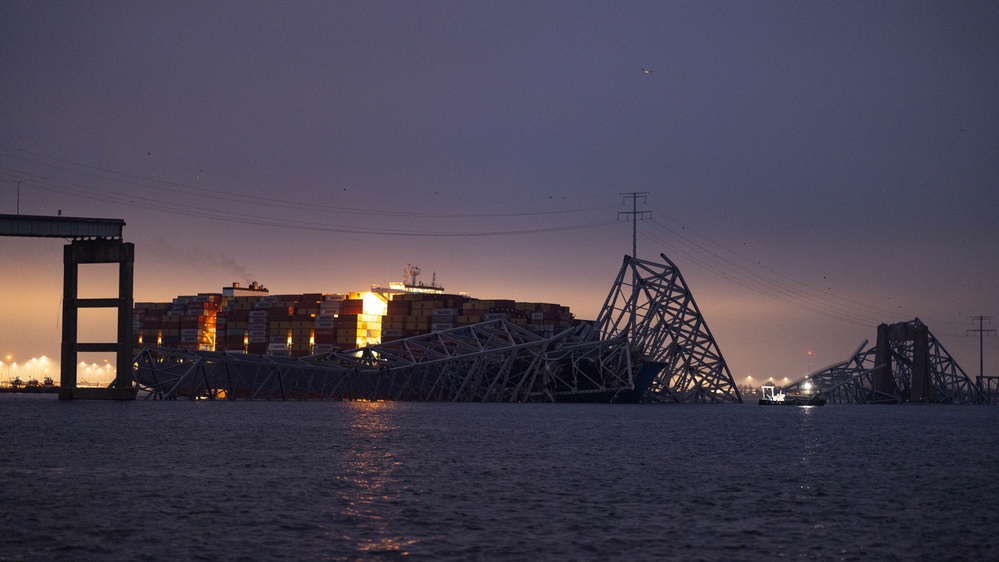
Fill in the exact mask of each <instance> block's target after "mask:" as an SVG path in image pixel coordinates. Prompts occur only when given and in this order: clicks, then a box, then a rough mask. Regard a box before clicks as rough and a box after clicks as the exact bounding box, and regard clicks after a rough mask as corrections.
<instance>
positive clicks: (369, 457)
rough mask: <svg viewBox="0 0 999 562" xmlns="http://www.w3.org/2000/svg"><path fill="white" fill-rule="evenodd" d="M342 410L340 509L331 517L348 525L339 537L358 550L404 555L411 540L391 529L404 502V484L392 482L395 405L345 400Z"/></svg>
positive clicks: (396, 463) (396, 466)
mask: <svg viewBox="0 0 999 562" xmlns="http://www.w3.org/2000/svg"><path fill="white" fill-rule="evenodd" d="M346 406H347V413H346V416H347V435H346V438H347V441H348V447H347V448H346V450H345V451H344V457H343V458H342V459H341V460H340V466H339V470H337V474H336V479H337V480H338V481H339V483H340V484H341V486H338V488H340V489H341V493H340V498H339V499H340V505H341V506H342V507H341V508H340V510H339V513H338V514H336V517H337V518H338V519H340V520H342V521H343V522H348V523H350V525H349V527H348V529H350V532H348V533H344V534H342V535H341V538H342V539H343V540H345V541H349V542H350V543H352V544H353V545H354V547H355V548H356V549H357V550H359V551H363V552H395V553H398V554H401V555H405V554H408V553H407V552H406V551H405V549H406V548H407V547H408V546H409V545H411V544H413V542H414V541H413V540H412V539H407V538H405V537H401V536H398V535H397V532H396V530H395V529H393V528H392V525H393V522H395V519H396V515H397V514H398V512H399V510H400V506H401V504H402V502H403V500H402V498H401V497H400V491H401V490H402V489H403V486H401V485H400V483H399V482H398V479H397V478H396V472H397V471H398V469H399V468H400V467H401V465H402V462H401V461H400V460H398V458H397V455H396V453H395V452H393V451H394V450H398V447H394V446H393V445H392V442H393V441H394V439H393V436H394V432H396V431H397V430H398V427H397V426H396V423H395V410H396V409H397V408H398V404H396V403H392V402H350V403H347V404H346ZM350 533H353V535H352V534H350Z"/></svg>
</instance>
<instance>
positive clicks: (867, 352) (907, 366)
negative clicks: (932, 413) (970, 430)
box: [785, 318, 995, 404]
mask: <svg viewBox="0 0 999 562" xmlns="http://www.w3.org/2000/svg"><path fill="white" fill-rule="evenodd" d="M877 337H878V339H877V343H876V344H875V345H873V346H871V347H869V348H867V349H864V348H865V346H867V343H868V342H867V341H866V340H865V341H864V342H863V343H861V344H860V346H859V347H858V348H857V350H856V351H854V353H853V355H851V356H850V357H849V358H847V359H845V360H843V361H840V362H837V363H834V364H832V365H830V366H828V367H825V368H822V369H819V370H818V371H815V372H813V373H810V374H808V375H806V376H805V377H803V378H801V379H799V380H797V381H794V382H793V383H791V384H790V385H788V386H786V387H785V391H787V392H791V393H797V394H811V393H816V392H818V393H819V394H822V395H823V396H824V397H825V398H826V400H827V401H828V402H830V403H834V404H903V403H938V404H986V403H990V399H989V398H990V395H991V394H994V392H992V393H990V392H989V391H988V388H987V387H985V386H984V382H983V381H982V380H979V381H978V383H977V384H976V383H975V382H974V381H972V380H971V378H970V377H969V376H968V375H967V374H966V373H965V372H964V370H963V369H961V366H960V365H958V364H957V361H955V360H954V358H953V357H951V355H950V353H948V352H947V350H946V349H944V347H943V345H942V344H941V343H940V342H939V341H938V340H937V339H936V338H935V337H934V336H933V334H932V333H931V332H930V330H929V328H928V327H927V326H926V324H924V323H923V322H922V321H920V320H919V318H915V319H913V320H910V321H908V322H897V323H894V324H881V325H880V326H878V336H877ZM992 403H995V402H994V401H992Z"/></svg>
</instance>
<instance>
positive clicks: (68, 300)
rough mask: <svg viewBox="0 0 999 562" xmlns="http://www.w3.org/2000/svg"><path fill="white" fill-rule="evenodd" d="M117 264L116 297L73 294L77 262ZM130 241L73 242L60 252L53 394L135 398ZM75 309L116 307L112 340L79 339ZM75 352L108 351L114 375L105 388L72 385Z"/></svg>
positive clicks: (61, 396) (76, 287) (74, 378)
mask: <svg viewBox="0 0 999 562" xmlns="http://www.w3.org/2000/svg"><path fill="white" fill-rule="evenodd" d="M86 263H117V264H118V296H117V298H94V299H81V298H79V291H78V284H79V264H86ZM134 264H135V245H134V244H130V243H125V242H122V241H121V240H120V239H105V238H101V239H96V240H74V241H73V242H72V243H71V244H69V245H67V246H66V247H65V252H64V254H63V266H64V269H63V271H64V273H63V305H62V309H63V314H62V319H63V323H62V358H61V361H62V368H61V371H60V375H61V376H60V378H61V380H60V384H59V386H60V389H59V398H61V399H63V400H71V399H74V398H97V399H115V400H128V399H132V398H134V397H135V391H134V390H133V388H132V308H133V296H132V288H133V284H132V283H133V281H132V275H133V271H134ZM80 308H116V309H117V321H118V330H117V339H118V341H117V342H114V343H80V342H79V341H78V340H79V333H78V321H79V309H80ZM80 352H114V353H115V354H116V360H115V367H116V369H117V373H116V375H115V380H114V382H113V383H112V384H111V388H107V389H79V388H77V387H76V385H77V380H76V368H77V367H76V363H77V360H78V359H79V353H80Z"/></svg>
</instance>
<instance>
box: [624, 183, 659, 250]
mask: <svg viewBox="0 0 999 562" xmlns="http://www.w3.org/2000/svg"><path fill="white" fill-rule="evenodd" d="M648 194H649V192H648V191H632V192H631V193H622V194H621V195H622V196H624V199H625V200H626V201H627V200H628V199H631V210H630V211H621V212H620V213H618V214H617V217H618V219H620V218H621V216H622V215H624V216H626V217H627V216H630V217H631V222H632V224H631V257H633V258H638V221H640V220H643V219H645V218H651V216H652V213H651V212H649V211H639V210H638V199H639V198H641V199H642V203H645V196H646V195H648Z"/></svg>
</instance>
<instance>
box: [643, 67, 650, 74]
mask: <svg viewBox="0 0 999 562" xmlns="http://www.w3.org/2000/svg"><path fill="white" fill-rule="evenodd" d="M642 73H643V74H652V71H651V70H649V69H648V68H643V69H642Z"/></svg>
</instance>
